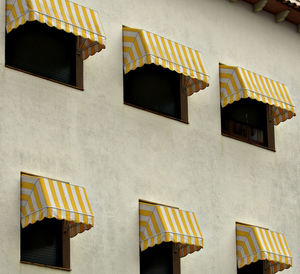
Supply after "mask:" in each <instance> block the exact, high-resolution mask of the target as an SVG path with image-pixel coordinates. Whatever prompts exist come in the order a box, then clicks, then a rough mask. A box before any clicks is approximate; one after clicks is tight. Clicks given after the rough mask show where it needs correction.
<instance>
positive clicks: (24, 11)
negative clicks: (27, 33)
mask: <svg viewBox="0 0 300 274" xmlns="http://www.w3.org/2000/svg"><path fill="white" fill-rule="evenodd" d="M28 21H38V22H40V23H45V24H47V25H48V26H50V27H56V28H57V29H60V30H64V31H66V32H70V33H73V34H74V35H76V36H80V37H82V38H83V41H82V45H81V55H82V59H86V58H88V57H89V56H90V55H94V54H95V53H96V52H99V51H101V50H102V49H104V48H105V40H106V38H105V35H104V31H103V28H102V25H101V22H100V17H99V14H98V12H97V11H95V10H92V9H89V8H86V7H84V6H81V5H78V4H76V3H73V2H71V1H69V0H18V1H16V0H6V30H7V33H9V32H10V31H11V30H13V29H15V28H17V27H19V26H20V25H23V24H25V23H26V22H28Z"/></svg>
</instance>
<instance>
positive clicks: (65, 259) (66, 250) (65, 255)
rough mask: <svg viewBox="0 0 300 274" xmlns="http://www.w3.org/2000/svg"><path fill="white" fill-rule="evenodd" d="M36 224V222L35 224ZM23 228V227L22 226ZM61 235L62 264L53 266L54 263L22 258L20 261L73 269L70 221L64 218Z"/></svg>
mask: <svg viewBox="0 0 300 274" xmlns="http://www.w3.org/2000/svg"><path fill="white" fill-rule="evenodd" d="M33 225H34V224H33ZM21 229H22V227H21ZM20 234H21V233H20ZM61 237H62V239H61V240H62V241H61V243H62V246H61V248H62V250H61V254H62V266H53V265H47V264H42V263H35V262H30V261H22V260H20V263H23V264H30V265H36V266H41V267H48V268H52V269H59V270H65V271H71V270H72V269H71V262H70V261H71V260H70V237H69V235H68V222H67V221H65V220H63V225H62V231H61Z"/></svg>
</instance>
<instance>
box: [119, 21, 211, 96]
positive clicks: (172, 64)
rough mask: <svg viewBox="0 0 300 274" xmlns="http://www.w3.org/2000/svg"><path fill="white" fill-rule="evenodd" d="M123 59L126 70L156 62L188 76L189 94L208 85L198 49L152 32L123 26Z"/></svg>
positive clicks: (187, 90) (186, 83) (186, 82)
mask: <svg viewBox="0 0 300 274" xmlns="http://www.w3.org/2000/svg"><path fill="white" fill-rule="evenodd" d="M123 58H124V72H125V73H128V72H129V71H131V70H134V69H136V68H137V67H142V66H143V65H145V64H155V65H159V66H162V67H164V68H167V69H170V70H173V71H176V72H177V73H180V74H183V75H185V76H186V81H185V85H186V93H187V95H191V94H193V93H194V92H197V91H199V90H200V89H205V88H206V87H207V86H208V85H209V84H208V78H209V77H208V74H207V71H206V69H205V65H204V62H203V58H202V57H201V54H200V52H199V51H197V50H193V49H191V48H189V47H186V46H183V45H180V44H178V43H176V42H173V41H171V40H169V39H166V38H164V37H161V36H159V35H157V34H154V33H152V32H149V31H145V30H142V29H133V28H128V27H123Z"/></svg>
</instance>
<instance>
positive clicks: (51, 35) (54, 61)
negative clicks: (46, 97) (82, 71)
mask: <svg viewBox="0 0 300 274" xmlns="http://www.w3.org/2000/svg"><path fill="white" fill-rule="evenodd" d="M5 58H6V60H5V62H6V65H9V66H12V67H15V68H19V69H22V70H24V71H27V72H31V73H34V74H37V75H40V76H44V77H47V78H50V79H53V80H57V81H60V82H64V83H66V84H70V85H76V37H75V35H73V34H70V33H66V32H65V31H62V30H58V29H56V28H54V27H49V26H47V25H46V24H42V23H39V22H27V23H25V24H24V25H22V26H19V27H18V28H17V29H14V30H12V31H11V32H10V33H8V34H7V35H6V55H5Z"/></svg>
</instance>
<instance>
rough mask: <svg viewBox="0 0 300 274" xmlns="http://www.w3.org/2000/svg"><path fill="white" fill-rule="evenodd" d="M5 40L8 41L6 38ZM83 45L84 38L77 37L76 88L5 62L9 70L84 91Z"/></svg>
mask: <svg viewBox="0 0 300 274" xmlns="http://www.w3.org/2000/svg"><path fill="white" fill-rule="evenodd" d="M6 35H7V32H5V36H6ZM5 40H6V38H5ZM81 45H82V38H81V37H79V36H77V37H76V65H75V66H76V67H75V70H76V73H75V74H76V85H75V86H74V85H70V84H67V83H64V82H61V81H58V80H55V79H52V78H49V77H46V76H42V75H38V74H36V73H33V72H29V71H26V70H23V69H20V68H17V67H14V66H11V65H7V64H6V61H5V67H6V68H9V69H13V70H16V71H19V72H23V73H26V74H29V75H32V76H35V77H38V78H41V79H45V80H48V81H51V82H54V83H57V84H61V85H64V86H67V87H71V88H75V89H78V90H81V91H84V87H83V60H82V58H81ZM6 46H7V45H5V47H6Z"/></svg>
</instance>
